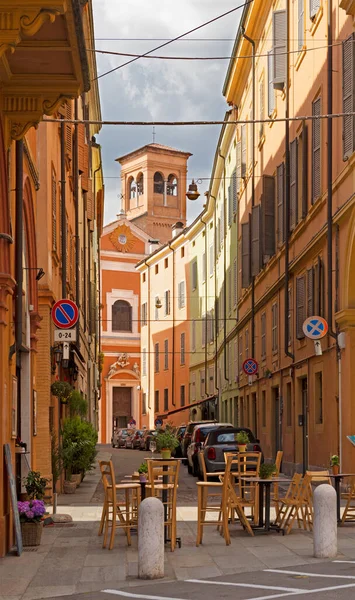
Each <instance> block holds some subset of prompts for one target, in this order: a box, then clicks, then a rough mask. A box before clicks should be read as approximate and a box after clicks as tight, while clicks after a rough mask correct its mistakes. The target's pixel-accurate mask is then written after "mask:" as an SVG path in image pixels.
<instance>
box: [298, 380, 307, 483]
mask: <svg viewBox="0 0 355 600" xmlns="http://www.w3.org/2000/svg"><path fill="white" fill-rule="evenodd" d="M296 402H297V413H296V414H297V425H296V463H297V464H298V465H299V468H300V469H301V470H302V472H303V473H305V472H306V471H307V469H308V418H307V412H308V379H307V377H300V378H299V379H298V380H297V400H296Z"/></svg>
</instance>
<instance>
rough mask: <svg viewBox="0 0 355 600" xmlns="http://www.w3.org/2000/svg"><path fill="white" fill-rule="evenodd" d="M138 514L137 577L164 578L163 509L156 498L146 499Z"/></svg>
mask: <svg viewBox="0 0 355 600" xmlns="http://www.w3.org/2000/svg"><path fill="white" fill-rule="evenodd" d="M138 510H139V512H138V577H139V579H161V578H163V577H164V507H163V503H162V502H161V501H160V500H158V498H146V499H145V500H143V502H141V504H140V506H139V509H138Z"/></svg>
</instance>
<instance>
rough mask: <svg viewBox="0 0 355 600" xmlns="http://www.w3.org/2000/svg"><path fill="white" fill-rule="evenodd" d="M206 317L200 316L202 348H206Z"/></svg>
mask: <svg viewBox="0 0 355 600" xmlns="http://www.w3.org/2000/svg"><path fill="white" fill-rule="evenodd" d="M206 318H207V317H206V315H202V320H201V324H202V341H201V343H202V346H206Z"/></svg>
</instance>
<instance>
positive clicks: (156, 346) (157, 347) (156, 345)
mask: <svg viewBox="0 0 355 600" xmlns="http://www.w3.org/2000/svg"><path fill="white" fill-rule="evenodd" d="M154 349H155V372H156V373H159V344H155V348H154Z"/></svg>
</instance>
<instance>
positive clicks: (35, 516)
mask: <svg viewBox="0 0 355 600" xmlns="http://www.w3.org/2000/svg"><path fill="white" fill-rule="evenodd" d="M17 506H18V511H19V514H20V523H21V532H22V543H23V545H24V546H39V545H40V543H41V537H42V528H43V521H42V519H43V516H44V514H45V512H46V508H45V506H44V502H43V500H37V499H34V500H27V501H25V502H18V503H17Z"/></svg>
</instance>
